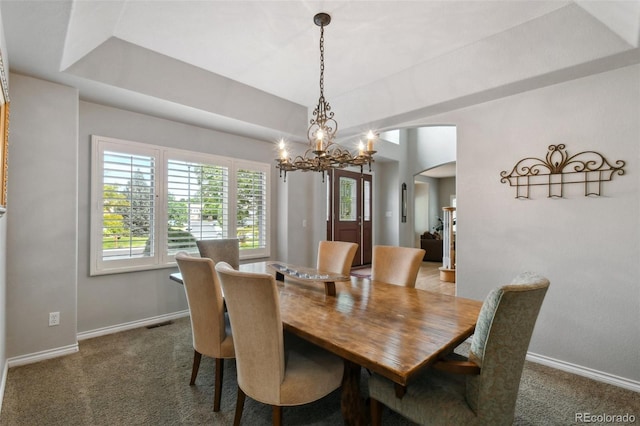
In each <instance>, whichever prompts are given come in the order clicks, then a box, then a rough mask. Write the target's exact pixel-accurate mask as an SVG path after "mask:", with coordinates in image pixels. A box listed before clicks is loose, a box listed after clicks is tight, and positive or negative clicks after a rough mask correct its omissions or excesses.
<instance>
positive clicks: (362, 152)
mask: <svg viewBox="0 0 640 426" xmlns="http://www.w3.org/2000/svg"><path fill="white" fill-rule="evenodd" d="M362 154H364V144H363V143H362V141H358V155H362Z"/></svg>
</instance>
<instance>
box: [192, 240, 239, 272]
mask: <svg viewBox="0 0 640 426" xmlns="http://www.w3.org/2000/svg"><path fill="white" fill-rule="evenodd" d="M196 244H197V245H198V250H199V251H200V257H208V258H209V259H211V260H213V263H214V264H216V263H218V262H226V263H228V264H229V265H231V267H232V268H233V269H238V267H239V266H240V240H238V239H237V238H225V239H218V240H198V241H196Z"/></svg>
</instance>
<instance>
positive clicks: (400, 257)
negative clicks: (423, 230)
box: [371, 246, 425, 287]
mask: <svg viewBox="0 0 640 426" xmlns="http://www.w3.org/2000/svg"><path fill="white" fill-rule="evenodd" d="M424 253H425V251H424V250H422V249H419V248H411V247H397V246H373V257H372V258H371V279H372V280H373V281H382V282H385V283H390V284H396V285H401V286H405V287H415V286H416V278H417V277H418V271H419V270H420V265H421V264H422V258H423V257H424Z"/></svg>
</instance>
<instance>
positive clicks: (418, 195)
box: [413, 179, 431, 247]
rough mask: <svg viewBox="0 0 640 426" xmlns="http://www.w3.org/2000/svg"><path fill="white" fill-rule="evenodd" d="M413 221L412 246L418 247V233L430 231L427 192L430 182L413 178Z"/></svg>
mask: <svg viewBox="0 0 640 426" xmlns="http://www.w3.org/2000/svg"><path fill="white" fill-rule="evenodd" d="M414 189H415V190H414V212H415V214H414V223H413V232H414V233H415V237H416V239H415V241H414V245H413V246H414V247H420V235H422V234H423V233H424V232H425V231H431V224H430V221H429V205H430V202H429V201H430V198H429V192H430V189H431V184H430V183H429V182H421V181H419V180H417V179H416V180H414Z"/></svg>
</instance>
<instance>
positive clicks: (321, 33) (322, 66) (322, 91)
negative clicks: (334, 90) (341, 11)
mask: <svg viewBox="0 0 640 426" xmlns="http://www.w3.org/2000/svg"><path fill="white" fill-rule="evenodd" d="M320 99H324V25H321V26H320Z"/></svg>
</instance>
